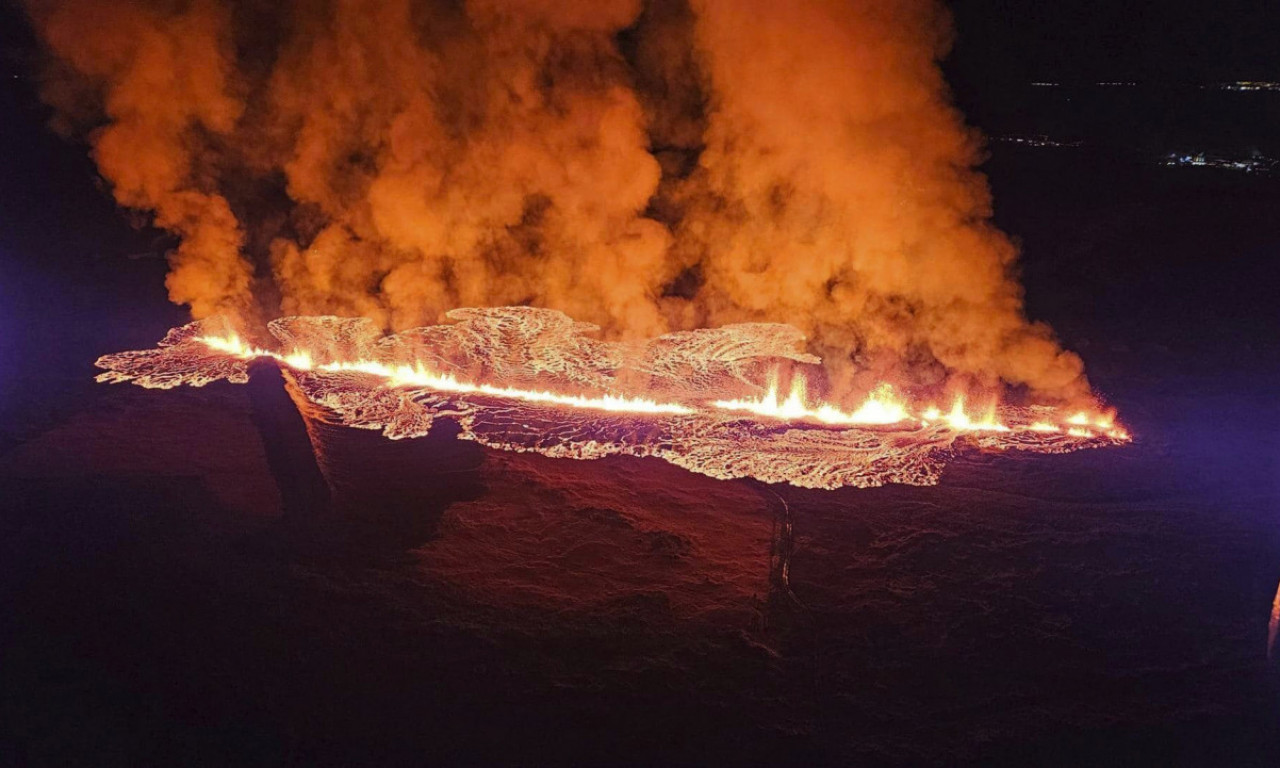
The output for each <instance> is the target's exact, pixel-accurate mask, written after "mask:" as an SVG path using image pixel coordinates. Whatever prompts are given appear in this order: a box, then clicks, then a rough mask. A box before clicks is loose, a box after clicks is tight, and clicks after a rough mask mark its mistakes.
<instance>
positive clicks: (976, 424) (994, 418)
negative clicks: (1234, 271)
mask: <svg viewBox="0 0 1280 768" xmlns="http://www.w3.org/2000/svg"><path fill="white" fill-rule="evenodd" d="M196 341H199V342H201V343H203V344H204V345H206V346H208V347H209V348H210V349H213V350H216V351H218V352H223V353H225V354H228V355H232V356H235V357H238V358H241V359H245V360H252V359H255V358H260V357H266V358H271V359H274V360H278V361H280V362H281V363H283V364H285V365H287V366H289V367H290V368H292V369H294V370H299V371H323V372H326V373H358V374H366V375H369V376H375V377H377V378H379V379H382V380H383V381H384V383H385V385H386V386H390V387H421V388H427V389H433V390H437V391H440V392H451V393H461V394H478V395H488V396H491V397H496V398H503V399H510V400H520V401H524V402H530V403H546V404H551V405H559V406H565V407H569V408H580V409H588V410H598V411H609V412H618V413H639V414H669V415H688V414H694V413H697V412H698V411H699V409H698V408H696V407H693V406H689V405H685V404H682V403H672V402H660V401H657V400H652V399H648V398H639V397H628V396H622V395H612V394H603V395H571V394H561V393H556V392H551V391H548V390H532V389H521V388H518V387H508V386H498V385H494V384H487V383H483V382H469V381H463V380H461V379H459V378H457V377H455V376H453V375H450V374H445V373H437V372H435V371H432V370H430V369H428V368H427V367H426V366H424V365H423V364H422V363H415V364H412V365H408V364H389V363H384V362H381V361H377V360H369V359H358V360H340V361H334V362H325V363H317V362H316V361H315V359H314V357H313V356H312V355H311V354H310V353H308V352H306V351H305V350H296V349H295V350H293V351H291V352H289V353H287V354H281V353H278V352H273V351H271V350H267V349H263V348H260V347H255V346H252V345H249V344H246V343H245V342H244V341H243V340H242V339H240V337H238V336H236V335H234V334H232V335H228V336H198V337H196ZM808 389H809V385H808V381H807V379H806V378H805V377H804V375H803V374H797V375H796V376H794V377H793V378H792V380H791V385H790V389H789V390H788V392H787V394H786V396H785V397H784V396H783V395H782V389H781V386H780V385H779V382H778V378H777V376H776V375H774V376H771V377H770V379H769V381H768V384H767V388H766V391H765V393H764V394H763V395H761V396H760V397H758V398H754V399H733V400H715V401H711V402H708V403H705V404H704V407H706V408H711V409H716V410H720V411H731V412H732V411H739V412H744V413H751V414H754V415H756V416H762V417H765V418H767V419H772V420H777V421H781V422H804V421H808V422H817V423H820V424H828V425H834V426H855V425H899V424H914V425H918V426H920V427H934V426H937V427H941V428H945V429H950V430H954V431H957V432H1022V431H1029V432H1042V433H1064V434H1066V435H1068V436H1070V437H1077V438H1086V439H1087V438H1093V437H1096V436H1097V435H1099V434H1104V435H1106V436H1108V437H1110V438H1112V439H1115V440H1119V441H1127V440H1129V435H1128V433H1127V432H1125V431H1124V430H1123V429H1121V428H1119V427H1117V426H1116V425H1115V413H1114V412H1110V411H1109V412H1105V413H1100V414H1095V415H1091V414H1089V413H1088V412H1085V411H1079V412H1076V413H1072V414H1071V415H1070V416H1067V417H1065V418H1063V419H1062V420H1061V423H1058V424H1055V423H1052V422H1048V421H1036V422H1033V423H1030V424H1020V425H1006V424H1004V423H1002V422H1001V421H1000V419H999V416H998V411H997V403H996V401H995V400H992V401H991V402H990V403H988V405H987V406H986V407H985V408H984V409H982V410H981V412H971V411H970V410H968V409H967V408H966V398H965V396H964V395H963V394H961V395H957V396H956V398H955V399H954V400H953V402H952V405H951V409H950V410H949V411H948V412H946V413H944V412H942V411H941V410H940V409H938V408H937V407H936V406H932V405H931V406H928V407H927V408H925V409H924V410H922V411H919V412H918V413H913V411H912V409H911V407H910V404H909V403H908V402H907V401H906V400H904V399H903V398H902V397H901V396H899V394H898V393H897V391H896V390H895V389H894V388H893V386H892V385H890V384H888V383H881V384H879V385H878V386H876V387H875V388H874V389H872V391H871V392H870V394H868V395H867V398H866V399H865V400H864V401H863V402H862V404H861V405H860V406H858V407H857V408H856V409H854V410H852V411H846V410H842V409H841V408H840V407H838V406H836V405H833V404H831V403H827V402H821V401H819V402H812V401H811V399H810V398H809V394H808Z"/></svg>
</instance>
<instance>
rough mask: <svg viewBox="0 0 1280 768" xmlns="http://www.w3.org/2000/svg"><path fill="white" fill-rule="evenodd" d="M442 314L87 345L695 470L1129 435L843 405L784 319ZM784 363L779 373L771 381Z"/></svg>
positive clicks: (488, 441) (846, 467)
mask: <svg viewBox="0 0 1280 768" xmlns="http://www.w3.org/2000/svg"><path fill="white" fill-rule="evenodd" d="M449 318H450V319H451V320H453V321H454V322H453V323H451V324H445V325H437V326H430V327H425V328H415V329H412V330H408V331H404V332H401V333H398V334H394V335H391V336H383V335H382V333H381V331H380V330H379V328H378V327H377V325H376V324H374V323H373V322H372V321H370V320H367V319H362V318H361V319H344V318H335V317H289V318H282V319H279V320H275V321H273V322H272V323H271V324H270V325H269V330H270V332H271V334H272V335H273V336H274V337H275V338H276V340H277V341H278V342H279V348H280V349H281V350H283V351H272V350H268V349H265V348H259V347H255V346H252V345H249V344H247V343H245V342H244V341H242V340H241V339H240V337H238V336H235V335H231V334H225V333H217V332H215V331H214V330H213V328H214V327H216V324H215V323H212V322H204V321H196V322H194V323H191V324H189V325H186V326H183V327H181V328H175V329H174V330H173V331H171V332H170V333H169V334H168V336H166V337H165V339H164V340H163V341H162V342H161V343H160V345H159V347H158V348H157V349H154V350H145V351H138V352H123V353H119V354H114V355H106V356H104V357H102V358H101V359H99V360H98V363H97V364H98V366H99V367H101V368H104V369H105V370H106V372H105V373H103V374H100V375H99V377H98V379H99V381H107V382H122V381H129V382H133V383H135V384H138V385H141V386H144V387H152V388H170V387H174V386H178V385H183V384H186V385H193V386H203V385H205V384H207V383H210V382H213V381H218V380H228V381H232V382H239V383H243V382H245V381H247V380H248V375H249V372H248V367H249V363H250V362H251V361H253V360H256V359H259V358H270V359H274V360H276V361H278V362H279V363H280V364H281V365H282V368H283V369H284V371H285V372H286V376H287V380H288V381H289V382H290V384H291V386H293V387H295V388H296V390H297V391H298V392H299V393H301V395H302V396H303V397H305V398H306V400H307V401H308V402H309V403H311V404H313V405H314V406H316V407H317V408H318V409H320V410H321V411H322V412H323V413H324V414H325V418H328V419H331V420H332V421H334V422H335V423H338V424H343V425H347V426H351V427H358V428H364V429H376V430H380V431H381V432H382V433H383V434H384V435H386V436H387V437H389V438H393V439H396V438H410V437H420V436H423V435H426V434H427V433H428V432H429V431H430V429H431V427H432V424H433V422H434V421H435V419H436V418H439V417H447V418H452V419H455V420H457V421H458V422H459V423H460V424H461V426H462V433H461V437H462V438H463V439H468V440H475V441H477V442H480V443H482V444H484V445H487V446H490V447H493V448H499V449H505V450H517V451H536V452H538V453H542V454H545V455H548V456H553V457H568V458H577V459H592V458H599V457H602V456H607V455H612V454H630V455H635V456H656V457H658V458H662V459H665V460H666V461H670V462H671V463H673V464H676V465H679V466H681V467H684V468H686V469H689V470H692V471H695V472H701V473H703V474H706V475H710V476H712V477H717V478H723V479H730V478H738V477H753V478H757V479H760V480H764V481H766V482H787V483H791V484H793V485H799V486H805V487H815V488H837V487H841V486H845V485H853V486H860V487H867V486H875V485H882V484H884V483H887V482H901V483H911V484H917V485H928V484H933V483H936V482H937V480H938V476H939V473H940V471H941V469H942V467H943V465H944V464H945V462H946V459H947V457H948V456H950V455H951V454H952V453H953V452H954V451H956V450H958V449H960V448H963V447H966V446H968V447H974V448H979V449H991V450H1003V449H1011V448H1012V449H1021V450H1030V451H1040V452H1047V453H1062V452H1066V451H1072V450H1076V449H1079V448H1086V447H1098V446H1104V445H1114V444H1118V443H1123V442H1127V441H1128V440H1129V436H1128V434H1127V433H1126V432H1125V431H1124V430H1123V429H1121V428H1120V427H1119V426H1117V425H1116V424H1115V420H1114V415H1113V414H1111V413H1102V412H1100V413H1090V412H1088V411H1080V412H1071V411H1066V412H1064V411H1061V410H1059V409H1056V408H1052V407H1048V406H1022V407H1015V406H1009V405H1003V406H1002V405H997V404H996V403H995V402H994V401H992V402H990V403H989V404H987V405H986V406H985V407H984V408H982V409H980V410H978V411H975V412H970V411H969V410H968V409H966V404H965V402H966V401H965V398H964V396H963V395H960V396H956V397H955V398H954V400H953V402H952V404H951V406H950V410H949V411H947V412H945V413H944V412H943V411H941V410H939V409H938V408H937V407H936V406H932V405H926V406H924V407H919V406H917V405H916V404H915V403H914V401H912V400H911V399H908V398H906V397H905V396H904V395H902V394H900V393H898V392H897V391H896V390H895V389H894V388H893V387H892V386H891V385H889V384H887V383H885V384H881V385H879V386H877V387H875V388H874V389H873V390H872V391H871V392H870V393H868V394H867V395H866V396H865V398H864V399H863V400H862V402H861V404H860V405H858V406H857V407H854V408H849V409H845V408H842V407H841V406H839V405H837V404H835V403H830V402H818V401H815V400H814V399H812V398H811V397H810V396H809V395H808V393H807V379H806V378H805V377H804V376H803V374H802V373H800V372H798V371H796V369H799V368H801V367H803V366H806V365H810V366H812V365H815V364H816V363H817V362H818V360H817V359H816V358H813V357H812V356H811V355H807V354H804V353H802V352H799V351H797V346H798V345H799V342H801V341H802V340H803V336H802V335H801V334H800V332H799V331H797V330H796V329H794V328H791V327H788V326H784V325H777V324H764V323H756V324H741V325H732V326H725V327H722V328H718V329H705V330H699V331H687V332H679V333H672V334H667V335H664V336H659V337H657V338H655V339H651V340H648V341H645V342H630V343H626V342H607V341H599V340H596V339H593V338H591V336H589V335H588V334H589V333H590V332H591V331H594V330H595V328H594V327H593V326H591V325H588V324H585V323H578V322H575V321H574V320H572V319H571V318H569V317H568V316H566V315H564V314H562V313H560V312H556V311H554V310H545V309H534V308H528V307H505V308H496V309H463V310H454V311H453V312H450V313H449ZM783 368H786V369H791V370H793V371H795V372H793V373H792V376H791V384H790V388H789V391H788V394H787V395H785V396H783V395H782V394H781V386H780V384H779V379H780V376H779V371H780V370H781V369H783ZM760 382H764V384H763V386H762V385H761V384H760Z"/></svg>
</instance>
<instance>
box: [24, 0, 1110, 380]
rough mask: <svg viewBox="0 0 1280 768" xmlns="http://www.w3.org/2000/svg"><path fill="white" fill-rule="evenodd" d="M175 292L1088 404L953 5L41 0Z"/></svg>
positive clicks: (64, 66) (83, 113)
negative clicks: (600, 333)
mask: <svg viewBox="0 0 1280 768" xmlns="http://www.w3.org/2000/svg"><path fill="white" fill-rule="evenodd" d="M28 7H29V12H30V17H31V19H32V20H33V23H34V24H35V26H36V28H37V30H38V31H39V32H40V35H41V38H42V40H43V41H44V43H45V45H46V47H47V50H48V53H49V56H48V67H47V76H46V78H45V89H44V92H45V96H46V99H47V100H48V101H49V103H51V104H52V105H53V106H54V107H55V108H56V114H57V118H56V124H57V125H58V126H59V127H61V128H62V129H64V130H66V131H68V132H70V133H76V134H79V135H83V136H85V137H87V139H88V141H89V142H90V144H91V145H92V147H93V150H92V151H93V154H94V157H95V158H96V160H97V162H98V165H99V168H100V170H101V173H102V175H103V176H104V177H105V178H106V179H107V180H108V181H109V182H110V183H111V184H112V187H113V190H114V193H115V195H116V198H117V200H118V201H119V202H120V203H121V204H122V205H124V206H127V207H130V208H135V209H141V210H145V211H150V212H152V213H153V214H154V217H155V222H156V224H157V225H158V226H161V227H164V228H166V229H170V230H172V231H174V232H175V233H177V234H178V235H180V236H181V238H182V242H181V245H180V246H179V248H178V249H177V251H176V252H175V253H174V254H172V255H171V263H172V270H171V274H170V276H169V280H168V287H169V291H170V296H171V298H172V299H173V300H174V301H175V302H178V303H183V304H188V305H190V307H191V310H192V313H193V315H195V316H196V317H206V316H209V315H213V314H225V315H231V316H234V317H238V318H240V319H241V321H242V322H245V323H250V322H257V321H260V320H261V319H262V318H264V317H268V316H270V315H273V314H279V313H305V314H325V313H329V314H338V315H359V316H365V317H369V318H372V319H374V320H375V321H376V322H378V323H380V324H382V325H384V326H386V327H388V328H391V329H403V328H408V327H413V326H418V325H424V324H429V323H432V322H437V321H439V320H440V319H441V318H442V317H443V314H444V312H446V311H448V310H449V309H453V308H455V307H465V306H497V305H507V304H532V305H536V306H545V307H550V308H554V309H558V310H562V311H564V312H566V313H568V314H570V315H572V316H573V317H575V318H577V319H580V320H584V321H589V322H592V323H596V324H598V325H600V326H601V327H602V328H603V329H604V332H605V333H606V334H607V335H609V336H611V337H618V338H626V337H643V336H651V335H653V334H656V333H661V332H664V331H667V330H674V329H687V328H694V327H702V326H706V325H718V324H723V323H729V322H740V321H769V322H784V323H790V324H793V325H796V326H797V327H799V328H800V329H801V330H803V331H804V332H805V333H806V334H807V335H808V336H809V337H810V340H811V344H812V346H813V348H814V351H817V352H819V353H820V354H822V355H823V356H824V358H826V359H827V361H828V366H829V371H830V372H831V373H832V374H833V375H834V377H835V381H836V383H837V387H838V390H843V389H845V388H848V387H854V386H856V385H860V384H861V383H862V382H861V379H867V380H868V381H869V380H870V378H878V377H890V378H895V379H897V380H899V381H901V382H902V383H905V384H937V383H939V382H942V381H944V380H947V379H952V380H955V379H964V380H966V381H968V382H972V383H978V384H983V385H994V384H995V383H996V382H997V381H998V380H1003V381H1005V382H1009V383H1012V384H1017V385H1026V386H1027V387H1029V388H1032V389H1034V390H1037V391H1039V392H1041V393H1044V394H1048V395H1056V396H1064V397H1072V396H1079V395H1082V394H1084V393H1087V389H1088V387H1087V384H1086V383H1085V381H1084V378H1083V373H1082V365H1081V363H1080V360H1079V359H1078V358H1077V357H1076V356H1075V355H1073V354H1071V353H1068V352H1064V351H1063V350H1062V349H1061V348H1060V346H1059V345H1058V344H1057V342H1056V341H1055V340H1054V338H1053V336H1052V334H1051V332H1050V331H1049V329H1047V328H1046V327H1044V326H1042V325H1038V324H1034V323H1030V322H1028V320H1027V319H1026V317H1025V315H1024V313H1023V309H1022V297H1021V289H1020V286H1019V284H1018V282H1017V279H1016V276H1015V273H1014V265H1015V259H1016V250H1015V248H1014V247H1013V245H1012V244H1011V243H1010V242H1009V240H1008V238H1007V237H1005V236H1004V235H1003V234H1001V233H1000V232H999V231H997V230H996V229H995V228H993V227H992V225H991V223H990V220H989V219H990V213H991V200H990V194H989V191H988V188H987V184H986V181H985V179H984V178H983V177H982V176H981V175H980V174H978V173H977V172H976V171H975V170H974V167H975V165H976V163H977V161H978V159H979V157H980V152H981V142H980V138H979V137H978V136H977V135H976V134H975V133H974V132H973V131H971V130H970V129H968V128H966V126H965V125H964V122H963V119H962V117H961V116H960V115H959V114H958V113H957V112H956V111H955V110H954V108H953V107H952V106H951V105H950V103H949V99H948V94H947V89H946V85H945V83H944V82H943V79H942V76H941V73H940V71H939V68H938V65H937V62H938V60H939V59H940V58H941V57H942V56H944V55H945V54H946V51H947V48H948V45H949V39H950V24H949V19H948V17H947V15H946V13H945V11H944V10H943V9H942V8H940V7H939V6H938V5H937V4H936V3H934V2H931V1H926V0H902V1H901V2H836V1H834V0H793V1H792V2H786V3H775V2H769V1H768V0H648V2H641V1H640V0H625V1H623V0H601V1H598V2H592V1H590V0H567V1H560V2H556V1H554V0H508V1H506V2H503V1H501V0H469V1H466V2H460V1H459V0H448V1H445V0H413V1H410V0H387V1H386V2H363V1H359V0H330V1H328V2H303V1H302V0H296V1H295V2H281V3H270V2H265V0H244V1H243V2H230V1H229V0H224V1H222V2H215V0H139V1H137V2H132V3H119V4H104V3H100V2H97V0H28Z"/></svg>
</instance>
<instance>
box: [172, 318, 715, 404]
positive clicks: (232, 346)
mask: <svg viewBox="0 0 1280 768" xmlns="http://www.w3.org/2000/svg"><path fill="white" fill-rule="evenodd" d="M197 341H200V342H202V343H203V344H205V345H207V346H209V347H210V348H212V349H216V350H218V351H220V352H226V353H227V354H231V355H235V356H236V357H239V358H241V359H244V360H252V359H254V358H257V357H270V358H273V359H276V360H279V361H281V362H283V363H284V364H286V365H288V366H289V367H291V368H295V369H297V370H301V371H311V370H318V371H325V372H327V373H364V374H368V375H370V376H377V377H379V378H382V379H386V380H387V384H388V385H389V386H393V387H403V386H408V387H426V388H429V389H434V390H438V391H441V392H455V393H461V394H478V395H490V396H492V397H501V398H507V399H511V400H523V401H524V402H530V403H547V404H552V405H563V406H566V407H569V408H584V409H588V410H596V411H612V412H618V413H669V414H689V413H694V409H693V408H689V407H687V406H684V405H679V404H677V403H659V402H657V401H655V400H650V399H647V398H637V397H620V396H617V395H598V396H593V397H587V396H584V395H561V394H557V393H555V392H550V391H547V390H532V389H518V388H516V387H498V386H494V385H492V384H473V383H470V382H466V381H462V380H460V379H458V378H456V377H454V376H450V375H447V374H439V373H434V372H432V371H429V370H427V369H426V368H425V367H424V366H423V365H422V364H421V363H418V364H417V365H389V364H387V363H382V362H378V361H376V360H354V361H340V362H333V363H319V364H316V363H315V362H314V361H313V360H312V358H311V355H309V354H307V353H306V352H301V351H294V352H291V353H289V354H287V355H281V354H278V353H276V352H271V351H269V350H265V349H260V348H258V347H252V346H248V345H245V344H244V343H243V342H242V341H241V340H240V339H239V337H236V336H230V337H224V338H219V337H214V336H199V337H197Z"/></svg>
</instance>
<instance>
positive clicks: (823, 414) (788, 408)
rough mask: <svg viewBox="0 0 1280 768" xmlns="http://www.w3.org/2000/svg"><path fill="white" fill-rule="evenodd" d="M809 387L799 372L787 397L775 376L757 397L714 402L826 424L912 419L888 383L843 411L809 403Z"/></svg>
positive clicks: (723, 407)
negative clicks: (780, 395)
mask: <svg viewBox="0 0 1280 768" xmlns="http://www.w3.org/2000/svg"><path fill="white" fill-rule="evenodd" d="M807 389H808V385H807V383H806V382H805V379H804V377H803V376H797V377H796V378H795V379H794V380H793V381H792V382H791V391H790V393H788V394H787V397H786V399H785V400H784V399H781V398H780V397H779V394H778V382H777V379H776V378H775V379H771V380H770V382H769V388H768V390H767V391H766V392H765V394H764V395H763V396H762V397H760V398H758V399H755V400H716V401H714V402H713V403H712V405H714V406H715V407H716V408H719V409H721V410H725V411H746V412H749V413H754V414H756V415H757V416H765V417H768V418H771V419H780V420H783V421H801V420H804V419H811V420H813V421H817V422H821V423H823V424H850V425H853V424H899V423H902V422H904V421H911V420H913V419H912V417H911V415H910V414H909V413H908V412H907V406H906V404H905V403H903V402H902V401H901V400H899V399H898V398H897V395H896V393H895V392H894V391H893V387H891V386H889V385H888V384H881V385H880V386H878V387H876V388H875V389H874V390H872V392H871V394H870V395H869V396H868V397H867V400H866V402H864V403H863V404H862V405H861V406H860V407H859V408H858V409H857V410H856V411H852V412H845V411H842V410H840V409H839V408H837V407H835V406H834V405H831V404H829V403H819V404H818V405H817V406H816V407H813V406H810V405H809V402H808V397H807Z"/></svg>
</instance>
